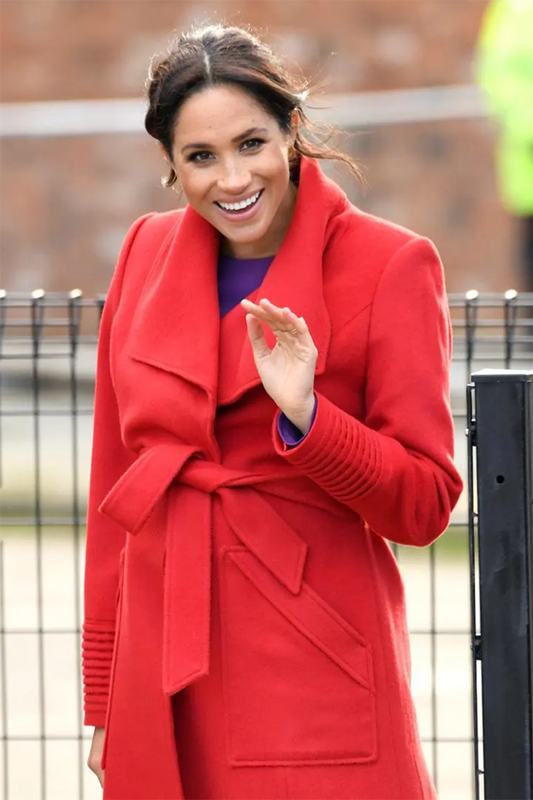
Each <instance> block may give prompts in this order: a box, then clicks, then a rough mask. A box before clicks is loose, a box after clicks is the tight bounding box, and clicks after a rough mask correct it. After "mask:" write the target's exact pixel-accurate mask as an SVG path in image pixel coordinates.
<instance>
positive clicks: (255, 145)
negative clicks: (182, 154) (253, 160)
mask: <svg viewBox="0 0 533 800" xmlns="http://www.w3.org/2000/svg"><path fill="white" fill-rule="evenodd" d="M264 143H265V140H264V139H246V141H244V142H243V143H242V144H241V146H240V149H241V151H242V152H249V151H255V150H259V148H260V147H261V145H263V144H264ZM212 158H213V154H212V153H210V152H209V150H199V151H197V152H196V153H191V155H190V156H189V158H188V159H187V160H188V161H193V162H195V163H196V164H206V163H207V162H208V161H210V160H211V159H212Z"/></svg>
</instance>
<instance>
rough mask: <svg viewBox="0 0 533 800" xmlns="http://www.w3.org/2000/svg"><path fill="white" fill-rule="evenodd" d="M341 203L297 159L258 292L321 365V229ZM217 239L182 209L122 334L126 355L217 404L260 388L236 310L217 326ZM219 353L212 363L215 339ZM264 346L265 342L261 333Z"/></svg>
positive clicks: (317, 172) (324, 319)
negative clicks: (295, 326)
mask: <svg viewBox="0 0 533 800" xmlns="http://www.w3.org/2000/svg"><path fill="white" fill-rule="evenodd" d="M346 203H347V199H346V196H345V194H344V193H343V192H342V191H341V190H340V189H339V188H338V187H337V185H336V184H335V183H333V182H332V181H330V180H329V179H328V178H327V177H326V176H325V175H324V174H323V173H322V170H321V169H320V167H319V165H318V163H317V162H316V161H315V160H314V159H306V158H304V159H302V164H301V169H300V183H299V189H298V194H297V200H296V206H295V210H294V214H293V218H292V220H291V224H290V227H289V230H288V231H287V234H286V236H285V239H284V241H283V244H282V246H281V248H280V250H279V251H278V253H277V254H276V257H275V258H274V261H273V262H272V264H271V266H270V268H269V270H268V272H267V274H266V276H265V278H264V280H263V283H262V284H261V287H260V288H259V290H258V291H257V292H255V293H254V294H253V297H256V298H257V297H266V298H268V299H269V300H270V301H271V302H273V303H275V304H276V305H280V306H288V307H289V308H291V309H292V310H293V311H294V312H295V313H296V314H298V315H299V316H303V317H304V318H305V320H306V322H307V324H308V326H309V330H310V331H311V335H312V336H313V339H314V341H315V344H316V346H317V349H318V361H317V366H316V373H317V374H321V373H322V372H323V371H324V369H325V365H326V360H327V354H328V346H329V340H330V333H331V325H330V319H329V314H328V310H327V308H326V304H325V301H324V286H323V280H324V279H323V263H324V251H325V249H326V246H327V244H328V225H329V222H330V220H331V219H332V218H333V217H334V216H335V215H337V214H338V213H339V212H340V211H341V210H342V208H344V206H345V205H346ZM218 254H219V235H218V232H217V231H216V230H215V228H213V227H212V226H211V225H210V224H209V223H208V222H207V221H206V220H205V219H204V218H203V217H201V216H200V215H199V214H197V213H196V212H195V211H194V210H193V209H192V208H191V207H190V206H187V208H186V209H185V212H184V213H183V215H182V217H181V219H180V221H179V222H178V223H177V224H176V226H175V230H173V231H171V233H170V234H169V238H168V240H167V242H166V244H165V246H163V247H162V248H161V250H160V253H159V255H158V256H157V258H156V260H155V262H154V264H153V267H152V269H151V271H150V273H149V276H148V278H147V280H146V283H145V285H144V288H143V292H142V294H141V297H140V301H139V304H138V306H137V310H136V313H135V317H134V320H133V324H132V328H131V330H130V337H129V338H130V341H129V352H130V355H131V356H132V357H133V358H134V359H136V360H139V361H143V362H146V363H148V364H151V365H152V366H155V367H158V368H160V369H163V370H165V371H167V372H171V373H174V374H176V375H179V376H180V377H181V378H183V379H185V380H186V381H190V382H192V383H194V384H196V385H198V386H200V387H201V388H203V389H204V390H205V391H206V392H207V394H208V396H209V398H210V399H211V400H212V401H213V402H215V403H219V404H227V403H231V402H234V401H235V400H237V399H238V398H239V397H240V396H241V395H242V394H244V392H246V391H248V390H249V389H251V388H253V387H255V386H257V385H258V384H259V383H260V379H259V376H258V375H257V370H256V368H255V364H254V360H253V355H252V350H251V346H250V342H249V340H248V335H247V331H246V325H245V315H244V311H243V309H242V307H241V306H240V305H239V306H237V307H236V308H234V309H232V310H231V311H230V312H229V313H228V314H226V315H225V316H224V318H223V319H222V320H220V315H219V307H218V290H217V261H218ZM221 332H222V338H223V352H222V354H221V359H220V360H219V347H220V336H221ZM267 339H268V340H269V344H270V345H271V346H273V344H274V341H273V337H272V336H271V335H270V332H269V331H268V332H267Z"/></svg>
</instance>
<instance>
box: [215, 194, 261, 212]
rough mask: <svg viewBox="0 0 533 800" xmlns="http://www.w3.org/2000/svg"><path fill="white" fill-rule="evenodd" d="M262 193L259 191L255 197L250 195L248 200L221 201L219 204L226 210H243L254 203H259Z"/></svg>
mask: <svg viewBox="0 0 533 800" xmlns="http://www.w3.org/2000/svg"><path fill="white" fill-rule="evenodd" d="M260 194H261V192H257V194H254V195H253V197H249V198H248V200H242V201H241V202H240V203H219V204H218V205H219V206H220V208H223V209H224V211H242V210H243V209H245V208H249V207H250V206H253V205H254V203H257V201H258V200H259V195H260Z"/></svg>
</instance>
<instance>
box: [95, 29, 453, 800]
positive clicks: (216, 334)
mask: <svg viewBox="0 0 533 800" xmlns="http://www.w3.org/2000/svg"><path fill="white" fill-rule="evenodd" d="M303 97H304V92H303V91H302V87H301V86H300V85H299V84H298V82H297V80H296V79H295V78H294V77H292V76H290V75H289V74H287V73H286V72H285V71H284V70H283V69H282V67H281V66H280V64H279V63H278V61H277V60H276V58H275V57H274V56H273V55H272V53H271V51H270V50H269V49H268V48H267V47H266V46H265V45H264V44H262V43H261V42H260V41H258V40H257V39H255V38H254V37H253V36H251V35H250V34H249V33H247V32H245V31H242V30H240V29H237V28H225V27H209V28H206V29H202V30H199V31H196V32H193V33H191V34H188V35H184V36H182V37H181V38H180V39H178V41H177V42H176V43H175V45H174V47H173V49H172V50H171V51H170V52H169V54H168V55H167V56H166V57H165V58H163V59H162V60H161V61H160V62H159V63H157V64H156V65H154V67H153V69H152V72H151V75H150V79H149V83H148V98H149V109H148V113H147V116H146V128H147V130H148V132H149V133H150V134H151V135H152V136H154V137H155V138H156V139H157V140H158V141H159V142H160V143H161V146H162V148H163V150H164V153H165V156H166V158H167V160H168V162H169V164H170V167H171V173H170V178H169V180H168V183H169V184H170V185H171V184H173V183H175V182H179V184H180V185H181V187H182V189H183V192H184V194H185V196H186V199H187V201H188V205H187V207H186V209H185V210H178V211H172V212H169V213H166V214H148V215H147V216H145V217H143V218H142V219H140V220H138V221H137V222H136V223H135V224H134V225H133V226H132V228H131V229H130V231H129V233H128V235H127V237H126V240H125V243H124V245H123V248H122V252H121V255H120V258H119V263H118V266H117V270H116V272H115V275H114V278H113V282H112V285H111V288H110V291H109V294H108V298H107V302H106V305H105V309H104V314H103V319H102V327H101V334H100V343H99V362H98V373H97V390H96V409H95V428H94V444H93V461H92V477H91V491H90V509H89V517H88V540H87V561H86V614H85V624H84V674H85V688H86V695H85V709H86V723H87V724H88V725H94V726H95V727H96V730H95V734H94V739H93V745H92V750H91V755H90V757H89V764H90V766H91V767H92V769H93V770H94V771H95V772H96V773H97V774H98V775H99V777H100V779H101V780H102V782H103V786H104V797H106V798H109V799H110V800H111V798H112V799H113V800H119V799H120V798H122V799H123V800H134V799H135V798H139V800H140V799H141V798H142V800H149V799H152V798H153V799H155V798H157V800H163V799H164V798H191V799H195V800H198V799H199V798H218V799H220V800H222V799H223V798H247V800H250V799H251V798H270V799H271V800H272V798H336V800H342V798H345V799H346V800H347V799H348V798H349V799H350V800H354V799H355V798H359V799H360V800H363V799H364V800H394V799H396V800H400V798H401V799H402V800H413V798H426V799H427V798H433V797H434V790H433V788H432V785H431V781H430V778H429V776H428V772H427V770H426V767H425V764H424V760H423V756H422V752H421V747H420V743H419V738H418V733H417V727H416V720H415V713H414V710H413V704H412V700H411V696H410V690H409V669H410V666H409V649H408V637H407V631H406V622H405V609H404V596H403V589H402V583H401V579H400V576H399V572H398V569H397V566H396V562H395V559H394V557H393V555H392V553H391V550H390V547H389V544H388V542H387V540H390V541H394V542H400V543H404V544H410V545H416V546H423V545H427V544H429V543H430V542H432V541H433V540H434V539H435V538H436V537H437V536H438V535H439V534H440V533H442V531H443V530H444V529H445V528H446V526H447V524H448V520H449V516H450V511H451V509H452V507H453V506H454V504H455V502H456V501H457V498H458V496H459V493H460V491H461V481H460V478H459V476H458V474H457V472H456V470H455V468H454V466H453V463H452V451H453V430H452V421H451V417H450V409H449V404H448V366H449V356H450V326H449V319H448V312H447V306H446V296H445V290H444V283H443V274H442V267H441V264H440V262H439V258H438V256H437V254H436V252H435V249H434V247H433V246H432V244H431V243H430V242H428V241H427V240H426V239H422V238H420V237H418V236H416V235H415V234H413V233H411V232H409V231H407V230H405V229H402V228H399V227H397V226H394V225H392V224H390V223H388V222H385V221H383V220H380V219H377V218H374V217H371V216H369V215H367V214H364V213H362V212H361V211H359V210H357V209H356V208H354V207H353V206H352V205H351V204H350V203H349V202H348V200H347V199H346V197H345V195H344V194H343V193H342V192H341V191H340V190H339V188H338V187H337V186H336V185H335V184H334V183H333V182H331V181H330V180H328V179H327V178H326V177H325V176H324V175H323V174H322V171H321V169H320V167H319V164H318V161H317V159H318V158H334V159H337V160H341V161H344V162H346V163H348V164H351V162H350V160H349V158H348V157H347V156H345V155H343V154H342V153H340V152H338V151H336V150H334V149H331V148H328V147H327V146H326V145H325V144H322V145H319V144H316V143H313V144H312V143H310V142H309V141H307V140H306V138H305V135H304V132H303V130H302V126H303V123H304V122H305V116H304V112H303V110H302V101H303ZM352 167H353V169H354V171H356V167H355V166H353V165H352ZM104 738H105V744H104Z"/></svg>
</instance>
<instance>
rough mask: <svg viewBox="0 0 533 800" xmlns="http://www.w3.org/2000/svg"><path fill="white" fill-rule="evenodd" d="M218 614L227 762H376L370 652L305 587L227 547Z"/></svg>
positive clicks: (239, 549)
mask: <svg viewBox="0 0 533 800" xmlns="http://www.w3.org/2000/svg"><path fill="white" fill-rule="evenodd" d="M223 559H224V563H223V570H222V573H223V576H222V580H223V583H222V587H221V588H222V596H221V603H222V607H221V617H222V637H223V678H224V702H225V707H226V714H227V720H226V722H227V730H228V750H229V753H228V755H229V759H230V762H231V763H232V764H233V765H235V766H246V765H250V766H251V765H267V764H270V765H275V764H278V765H298V764H350V763H368V762H371V761H374V760H375V759H376V757H377V752H376V750H377V734H376V709H375V691H374V675H373V668H372V652H371V648H370V645H369V644H368V642H366V641H365V639H364V638H363V637H362V636H361V635H360V634H359V633H358V632H357V631H355V630H354V628H352V627H351V626H350V625H349V624H348V623H347V622H346V621H345V620H344V619H343V618H342V617H340V616H339V614H337V612H336V611H335V610H334V609H333V608H331V606H329V605H328V604H327V603H326V602H325V601H324V600H323V599H322V598H321V597H319V595H317V594H316V592H314V591H313V590H312V589H311V588H310V587H309V586H308V585H307V584H305V583H304V584H303V585H302V588H301V590H300V592H299V593H298V594H297V595H292V594H291V593H290V592H288V591H287V590H286V589H285V588H284V587H283V586H282V585H281V584H280V583H279V582H278V581H277V579H276V578H275V577H274V576H273V575H271V574H270V572H269V571H268V570H266V569H265V567H264V566H263V565H262V564H261V562H259V561H258V560H257V559H256V557H255V556H254V555H253V554H252V553H250V551H248V550H247V549H246V548H244V547H232V548H229V549H228V550H226V551H225V553H224V556H223Z"/></svg>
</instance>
